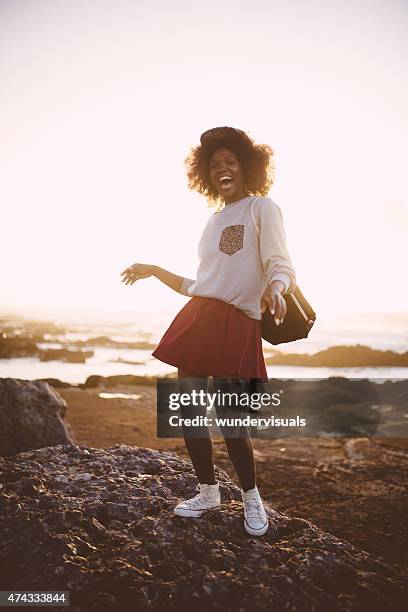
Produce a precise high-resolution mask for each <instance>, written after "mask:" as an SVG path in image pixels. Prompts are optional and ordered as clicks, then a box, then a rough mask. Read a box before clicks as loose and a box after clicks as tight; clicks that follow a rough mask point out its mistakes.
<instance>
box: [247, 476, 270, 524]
mask: <svg viewBox="0 0 408 612" xmlns="http://www.w3.org/2000/svg"><path fill="white" fill-rule="evenodd" d="M241 495H242V501H243V502H244V527H245V531H246V532H247V533H249V534H250V535H259V536H261V535H263V534H264V533H266V532H267V531H268V526H269V525H268V517H267V516H266V512H265V508H264V506H263V503H262V499H261V496H260V495H259V491H258V487H256V486H255V487H254V488H253V489H249V490H248V491H243V490H242V489H241Z"/></svg>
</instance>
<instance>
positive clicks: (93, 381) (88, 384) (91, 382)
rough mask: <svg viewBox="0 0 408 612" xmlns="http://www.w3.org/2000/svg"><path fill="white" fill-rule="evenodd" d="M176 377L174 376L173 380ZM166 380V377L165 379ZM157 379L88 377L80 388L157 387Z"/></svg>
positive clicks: (118, 376)
mask: <svg viewBox="0 0 408 612" xmlns="http://www.w3.org/2000/svg"><path fill="white" fill-rule="evenodd" d="M175 376H176V374H175V375H173V376H172V378H174V377H175ZM163 378H166V377H163ZM156 384H157V378H156V377H155V376H135V375H133V374H118V375H116V376H98V375H96V374H94V375H92V376H88V378H87V379H86V381H85V382H84V383H83V384H79V385H78V386H79V387H82V388H83V389H91V388H93V387H100V388H105V387H106V388H112V387H121V386H123V385H124V386H128V385H130V386H132V385H149V386H156Z"/></svg>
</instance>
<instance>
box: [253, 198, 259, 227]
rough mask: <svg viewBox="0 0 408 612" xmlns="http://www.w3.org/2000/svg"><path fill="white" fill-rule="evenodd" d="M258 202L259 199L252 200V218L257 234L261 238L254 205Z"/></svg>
mask: <svg viewBox="0 0 408 612" xmlns="http://www.w3.org/2000/svg"><path fill="white" fill-rule="evenodd" d="M257 200H259V198H257V197H255V198H254V199H253V200H252V202H251V217H252V221H253V222H254V225H255V229H256V233H257V234H258V236H259V227H258V224H257V222H256V221H255V215H254V204H255V202H256V201H257Z"/></svg>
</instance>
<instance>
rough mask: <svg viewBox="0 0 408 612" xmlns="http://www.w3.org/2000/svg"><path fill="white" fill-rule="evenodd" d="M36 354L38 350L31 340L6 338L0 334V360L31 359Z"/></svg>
mask: <svg viewBox="0 0 408 612" xmlns="http://www.w3.org/2000/svg"><path fill="white" fill-rule="evenodd" d="M37 354H38V348H37V345H36V343H35V341H34V339H33V338H26V337H20V336H8V335H7V334H6V333H5V332H4V333H2V334H1V333H0V358H1V359H5V358H7V359H9V358H12V357H31V356H32V355H37Z"/></svg>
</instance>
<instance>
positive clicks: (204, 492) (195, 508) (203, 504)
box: [174, 482, 221, 518]
mask: <svg viewBox="0 0 408 612" xmlns="http://www.w3.org/2000/svg"><path fill="white" fill-rule="evenodd" d="M197 491H199V493H198V494H197V495H196V496H195V497H193V498H192V499H187V500H186V501H183V502H180V503H179V504H178V505H177V506H176V507H175V508H174V514H177V516H190V517H196V518H198V517H199V516H201V515H202V514H204V512H207V510H212V509H213V508H218V506H221V496H220V483H219V482H217V483H216V484H214V485H210V484H201V483H200V484H198V485H197Z"/></svg>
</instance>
